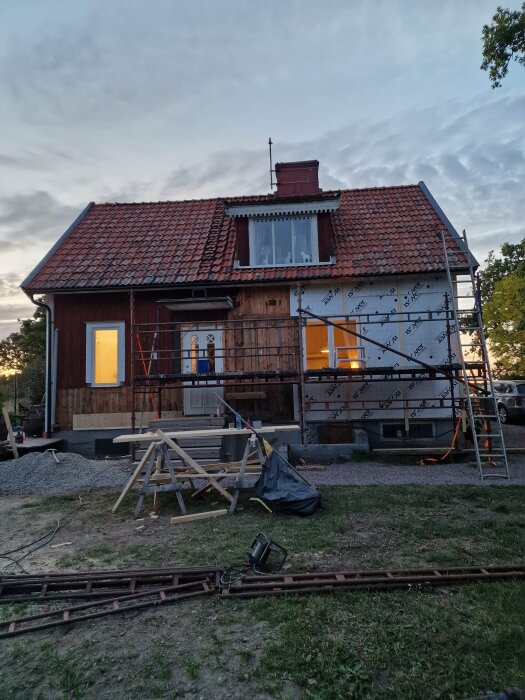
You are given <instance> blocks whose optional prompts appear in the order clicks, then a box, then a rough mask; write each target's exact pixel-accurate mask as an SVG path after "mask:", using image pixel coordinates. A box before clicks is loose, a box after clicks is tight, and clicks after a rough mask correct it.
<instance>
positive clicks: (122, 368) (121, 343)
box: [86, 321, 126, 389]
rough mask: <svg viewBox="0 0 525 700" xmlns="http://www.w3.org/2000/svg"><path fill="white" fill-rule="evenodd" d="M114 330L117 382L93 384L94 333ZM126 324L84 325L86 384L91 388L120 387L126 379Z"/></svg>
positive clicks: (114, 322) (121, 322)
mask: <svg viewBox="0 0 525 700" xmlns="http://www.w3.org/2000/svg"><path fill="white" fill-rule="evenodd" d="M99 330H116V331H118V341H117V380H118V381H117V382H116V383H115V384H95V331H99ZM125 332H126V323H125V321H107V322H106V321H103V322H100V323H94V322H93V323H86V384H89V385H90V386H92V387H93V388H97V389H98V388H99V387H108V386H120V385H121V384H123V382H124V381H125V378H126V336H125Z"/></svg>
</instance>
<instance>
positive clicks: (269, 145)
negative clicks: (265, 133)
mask: <svg viewBox="0 0 525 700" xmlns="http://www.w3.org/2000/svg"><path fill="white" fill-rule="evenodd" d="M268 148H269V150H270V188H271V189H272V190H273V188H274V187H275V185H276V183H275V182H274V181H273V174H274V172H275V170H274V168H273V163H272V137H271V136H270V138H269V139H268Z"/></svg>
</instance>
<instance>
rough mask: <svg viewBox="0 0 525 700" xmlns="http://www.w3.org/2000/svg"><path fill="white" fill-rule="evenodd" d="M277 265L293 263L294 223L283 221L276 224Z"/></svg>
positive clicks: (288, 220)
mask: <svg viewBox="0 0 525 700" xmlns="http://www.w3.org/2000/svg"><path fill="white" fill-rule="evenodd" d="M274 236H275V264H276V265H291V263H292V222H291V220H290V219H281V220H277V221H275V222H274Z"/></svg>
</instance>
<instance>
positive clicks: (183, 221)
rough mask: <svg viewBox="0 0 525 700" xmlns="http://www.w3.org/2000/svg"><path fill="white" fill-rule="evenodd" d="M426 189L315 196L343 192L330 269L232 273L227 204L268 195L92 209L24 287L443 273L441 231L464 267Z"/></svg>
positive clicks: (459, 251)
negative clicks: (441, 271) (334, 254)
mask: <svg viewBox="0 0 525 700" xmlns="http://www.w3.org/2000/svg"><path fill="white" fill-rule="evenodd" d="M425 189H426V188H425V186H424V184H423V183H420V185H406V186H400V187H381V188H370V189H361V190H359V189H356V190H343V191H341V192H340V193H339V192H323V193H322V194H321V195H316V196H315V197H313V199H314V200H319V199H320V198H328V197H334V196H338V195H339V194H340V208H339V210H338V211H334V212H332V214H331V216H332V222H333V226H334V237H335V250H336V262H335V264H333V265H317V266H316V265H313V266H301V267H273V268H257V269H249V268H235V266H234V258H235V243H236V242H235V220H234V219H233V218H230V217H228V216H227V215H226V213H225V208H226V205H227V204H234V203H242V204H248V203H250V202H253V203H254V204H255V203H257V204H260V203H265V202H273V201H275V196H274V195H266V196H255V197H233V198H229V199H203V200H191V201H182V202H153V203H141V204H94V205H91V206H90V208H88V210H87V212H86V213H85V214H84V216H83V218H82V219H81V220H80V221H79V222H78V223H77V222H75V223H76V225H73V226H72V227H71V228H70V229H69V230H68V232H66V234H65V235H64V236H63V238H62V239H61V240H60V241H59V242H58V244H57V245H56V246H55V248H54V249H52V251H51V254H48V256H47V257H46V258H44V260H43V261H42V263H40V265H39V266H37V267H36V268H35V270H34V271H33V272H32V273H31V274H30V275H29V277H28V278H27V279H26V280H24V282H23V283H22V288H23V289H25V290H26V291H28V292H45V291H53V290H57V291H58V290H67V289H86V290H87V289H101V288H119V287H130V286H133V287H141V286H145V285H148V286H150V285H159V286H160V285H162V286H171V285H180V284H185V285H187V284H193V283H200V284H206V283H232V282H233V283H235V282H251V281H257V282H263V281H281V280H298V279H316V278H317V279H322V278H333V277H354V276H362V275H382V274H396V273H418V272H433V271H437V270H443V269H444V262H443V249H442V242H441V235H440V233H441V231H443V230H444V231H445V233H446V238H447V247H448V249H449V252H450V260H451V264H452V265H454V266H457V267H466V265H467V261H466V255H465V253H464V252H462V250H463V249H462V243H461V241H460V240H458V239H457V234H455V232H454V230H453V229H452V227H451V225H450V223H449V222H448V221H447V220H446V218H445V217H444V215H441V213H438V211H439V209H438V207H437V206H433V204H432V203H431V196H430V195H429V197H430V199H429V197H427V196H426V194H425V191H424V190H425ZM303 199H305V198H303ZM434 204H435V203H434Z"/></svg>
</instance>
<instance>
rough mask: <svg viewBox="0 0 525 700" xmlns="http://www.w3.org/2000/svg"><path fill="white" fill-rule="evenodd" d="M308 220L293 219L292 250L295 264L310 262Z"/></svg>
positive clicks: (310, 237) (310, 238) (310, 240)
mask: <svg viewBox="0 0 525 700" xmlns="http://www.w3.org/2000/svg"><path fill="white" fill-rule="evenodd" d="M310 229H311V220H310V219H294V222H293V249H294V262H295V263H299V264H300V263H309V262H312V236H311V235H310Z"/></svg>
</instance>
